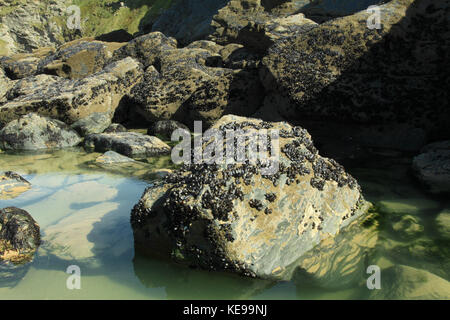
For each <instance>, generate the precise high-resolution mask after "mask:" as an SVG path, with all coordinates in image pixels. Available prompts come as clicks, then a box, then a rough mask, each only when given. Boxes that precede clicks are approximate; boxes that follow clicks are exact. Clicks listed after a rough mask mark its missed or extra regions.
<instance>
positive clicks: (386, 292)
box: [370, 265, 450, 300]
mask: <svg viewBox="0 0 450 320" xmlns="http://www.w3.org/2000/svg"><path fill="white" fill-rule="evenodd" d="M370 298H371V299H383V300H448V299H450V283H449V282H448V281H447V280H445V279H442V278H440V277H438V276H436V275H434V274H432V273H430V272H428V271H425V270H421V269H415V268H412V267H408V266H403V265H397V266H393V267H390V268H388V269H386V270H382V271H381V289H380V290H373V291H371V293H370Z"/></svg>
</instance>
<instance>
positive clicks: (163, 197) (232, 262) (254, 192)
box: [131, 116, 367, 278]
mask: <svg viewBox="0 0 450 320" xmlns="http://www.w3.org/2000/svg"><path fill="white" fill-rule="evenodd" d="M213 128H216V129H218V130H219V132H221V133H223V134H224V133H225V132H226V130H233V129H235V130H237V129H242V130H246V129H253V130H255V129H256V130H257V129H268V130H279V132H280V139H279V147H280V150H281V151H280V152H279V154H280V158H279V159H280V160H279V170H278V171H276V172H274V174H267V171H265V170H264V169H263V168H264V165H261V164H260V163H254V164H252V163H244V164H229V165H227V166H221V165H206V164H200V165H195V164H193V165H189V166H184V167H183V168H181V169H179V170H175V171H174V172H172V173H171V174H169V175H168V176H167V177H166V178H165V180H164V182H161V183H155V184H153V185H151V186H150V187H149V188H148V189H147V190H146V192H145V193H144V195H143V196H142V198H141V200H140V202H139V203H138V204H137V205H136V207H135V208H134V210H133V212H132V216H131V223H132V226H133V229H134V236H135V242H136V246H137V247H138V248H139V249H141V250H143V251H147V252H149V251H150V252H153V253H157V254H162V255H166V256H168V255H172V256H173V257H175V258H176V259H179V260H181V261H184V262H185V263H187V264H191V265H196V266H200V267H202V268H205V269H211V270H228V271H232V272H237V273H240V274H243V275H247V276H256V277H261V278H283V276H284V273H285V270H286V268H287V267H288V266H289V265H290V264H292V263H293V262H295V260H296V259H298V258H299V257H300V256H302V255H303V254H304V253H305V252H307V251H308V250H309V249H311V248H313V247H314V246H315V245H317V244H318V243H319V242H320V241H321V240H323V239H325V238H328V237H332V236H334V235H335V234H336V233H338V232H339V230H340V229H342V228H344V227H346V226H347V225H348V224H349V223H350V222H351V221H354V220H355V219H356V218H357V217H358V216H360V215H362V214H363V213H364V212H365V210H366V209H367V203H366V202H365V201H364V199H363V197H362V195H361V191H360V188H359V186H358V183H357V182H356V180H355V179H354V178H353V177H351V176H350V175H349V174H347V173H346V172H345V170H344V168H343V167H342V166H340V165H339V164H338V163H336V162H335V161H334V160H332V159H327V158H324V157H321V156H320V155H319V153H318V150H317V149H316V148H315V147H314V145H313V142H312V140H311V136H310V135H309V133H308V132H307V131H306V130H304V129H303V128H301V127H292V126H290V125H289V124H287V123H284V122H280V123H267V122H263V121H262V120H257V119H251V118H244V117H237V116H225V117H223V118H221V119H220V120H219V121H218V122H217V123H216V124H215V125H214V126H213ZM249 132H251V131H249ZM207 141H208V140H207ZM248 141H250V140H248ZM227 143H232V141H228V142H227ZM207 145H208V142H204V145H203V147H204V148H206V147H207Z"/></svg>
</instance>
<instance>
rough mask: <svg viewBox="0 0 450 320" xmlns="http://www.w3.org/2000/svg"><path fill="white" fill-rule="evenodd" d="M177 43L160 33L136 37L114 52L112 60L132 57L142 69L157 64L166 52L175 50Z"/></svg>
mask: <svg viewBox="0 0 450 320" xmlns="http://www.w3.org/2000/svg"><path fill="white" fill-rule="evenodd" d="M176 47H177V41H176V40H175V39H173V38H169V37H166V36H165V35H164V34H162V33H161V32H152V33H149V34H146V35H143V36H140V37H137V38H135V39H133V40H132V41H130V42H129V43H127V44H126V45H125V46H123V47H121V48H120V49H119V50H117V51H115V52H114V55H113V58H112V59H113V60H121V59H124V58H126V57H133V58H135V59H137V60H138V61H140V62H141V63H142V64H143V65H144V68H147V67H148V66H151V65H155V64H158V63H159V59H160V58H161V57H162V56H163V55H164V54H165V51H166V50H171V49H175V48H176Z"/></svg>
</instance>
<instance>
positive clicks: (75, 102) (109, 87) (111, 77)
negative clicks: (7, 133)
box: [0, 58, 143, 124]
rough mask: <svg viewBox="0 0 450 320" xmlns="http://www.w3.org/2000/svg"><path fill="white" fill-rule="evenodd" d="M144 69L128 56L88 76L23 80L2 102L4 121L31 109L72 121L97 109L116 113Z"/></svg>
mask: <svg viewBox="0 0 450 320" xmlns="http://www.w3.org/2000/svg"><path fill="white" fill-rule="evenodd" d="M142 73H143V71H142V66H141V64H140V63H139V62H137V61H136V60H134V59H132V58H126V59H123V60H120V61H118V62H115V63H112V64H110V65H108V66H107V67H106V68H105V69H104V70H102V71H101V72H98V73H96V74H93V75H91V76H88V77H86V78H84V79H79V80H68V79H63V78H60V77H55V76H48V75H38V76H35V77H31V78H26V79H22V80H19V81H18V82H17V83H16V84H15V86H14V87H13V88H12V89H10V91H9V92H8V93H7V98H8V101H7V102H6V103H4V104H2V105H0V123H3V124H4V123H8V122H10V121H11V120H14V119H17V118H18V117H20V116H21V115H25V114H28V113H30V112H35V113H38V114H40V115H43V116H49V117H52V118H55V119H59V120H61V121H64V122H66V123H68V124H72V123H74V122H75V121H77V120H79V119H83V118H85V117H87V116H89V115H90V114H92V113H95V112H111V113H113V112H114V110H115V109H116V108H117V107H118V105H119V103H120V101H121V100H122V98H123V96H124V95H126V94H127V93H128V92H129V90H130V89H131V87H132V86H133V85H134V84H135V82H137V81H139V80H140V78H141V77H142Z"/></svg>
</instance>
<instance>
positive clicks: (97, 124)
mask: <svg viewBox="0 0 450 320" xmlns="http://www.w3.org/2000/svg"><path fill="white" fill-rule="evenodd" d="M110 125H111V114H109V113H107V112H104V113H101V112H96V113H92V114H90V115H89V116H87V117H86V118H84V119H80V120H78V121H77V122H75V123H74V124H72V125H71V128H72V129H74V130H75V131H76V132H78V133H79V134H80V135H81V136H82V137H84V136H87V135H88V134H91V133H102V132H103V131H105V130H106V129H107V128H108V127H109V126H110Z"/></svg>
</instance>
